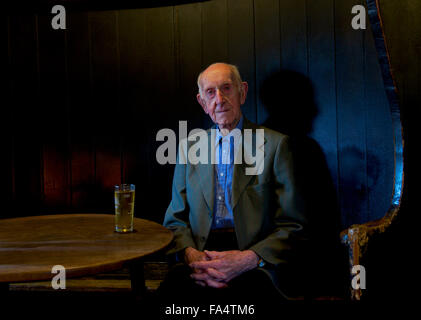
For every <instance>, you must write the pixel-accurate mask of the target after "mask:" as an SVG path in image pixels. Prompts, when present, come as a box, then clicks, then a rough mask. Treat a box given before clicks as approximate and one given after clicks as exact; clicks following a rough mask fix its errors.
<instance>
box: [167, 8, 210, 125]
mask: <svg viewBox="0 0 421 320" xmlns="http://www.w3.org/2000/svg"><path fill="white" fill-rule="evenodd" d="M201 14H202V5H201V4H188V5H182V6H177V7H175V21H174V23H175V30H174V31H175V37H176V38H175V50H176V58H177V62H176V63H177V64H176V70H177V80H176V97H177V101H180V104H179V105H180V106H183V107H182V108H180V115H179V116H178V117H176V118H175V119H174V121H175V122H176V123H175V125H178V121H179V120H188V121H189V122H188V125H189V129H193V128H198V127H200V126H201V125H202V119H203V118H204V117H205V113H204V112H203V109H202V107H201V106H200V105H199V104H198V103H197V100H196V94H197V93H198V87H197V76H198V74H199V73H200V71H202V65H203V64H202V56H203V49H202V45H201V44H202V17H201ZM176 132H177V131H176Z"/></svg>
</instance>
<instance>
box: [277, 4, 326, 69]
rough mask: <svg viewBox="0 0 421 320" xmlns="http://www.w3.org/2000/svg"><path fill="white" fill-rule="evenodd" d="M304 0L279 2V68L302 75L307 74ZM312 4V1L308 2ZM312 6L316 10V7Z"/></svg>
mask: <svg viewBox="0 0 421 320" xmlns="http://www.w3.org/2000/svg"><path fill="white" fill-rule="evenodd" d="M307 2H308V1H306V0H285V1H279V12H280V19H281V21H280V23H281V39H282V47H281V51H282V52H281V67H282V68H284V69H289V70H294V71H296V72H300V73H302V74H304V75H307V73H308V57H307V51H308V39H307V37H308V34H307V29H308V25H307ZM309 2H314V1H309ZM309 5H310V6H311V5H313V6H314V8H315V9H316V10H319V7H318V6H315V4H314V3H313V4H310V3H309Z"/></svg>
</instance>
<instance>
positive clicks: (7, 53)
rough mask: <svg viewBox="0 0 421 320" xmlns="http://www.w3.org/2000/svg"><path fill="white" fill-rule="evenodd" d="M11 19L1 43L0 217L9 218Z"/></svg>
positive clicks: (11, 174)
mask: <svg viewBox="0 0 421 320" xmlns="http://www.w3.org/2000/svg"><path fill="white" fill-rule="evenodd" d="M10 20H11V19H10V17H7V18H6V19H4V20H3V21H2V24H1V26H2V33H1V41H2V43H3V44H4V47H3V51H2V55H1V57H2V59H3V61H2V67H3V70H4V71H5V74H4V78H5V79H6V85H5V88H6V90H5V91H6V92H5V96H4V98H5V101H7V104H6V108H4V111H3V112H4V113H3V117H4V123H5V125H3V126H2V130H1V133H2V137H3V143H4V146H3V154H4V156H3V157H4V158H3V161H2V162H1V163H2V166H1V169H0V176H1V178H2V181H4V192H3V193H2V196H1V197H0V199H1V201H2V203H4V207H3V210H1V212H0V217H9V216H12V215H13V211H12V210H13V205H14V201H15V173H14V133H13V127H12V126H11V124H12V122H13V113H12V108H11V105H10V102H11V101H12V99H11V95H12V89H13V83H12V64H11V58H12V51H11V42H10V40H11V37H10Z"/></svg>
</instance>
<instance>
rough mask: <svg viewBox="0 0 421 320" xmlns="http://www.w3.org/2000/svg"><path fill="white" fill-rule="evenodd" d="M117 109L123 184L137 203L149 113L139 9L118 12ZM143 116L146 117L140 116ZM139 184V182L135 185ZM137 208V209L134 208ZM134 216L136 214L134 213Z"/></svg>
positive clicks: (145, 162)
mask: <svg viewBox="0 0 421 320" xmlns="http://www.w3.org/2000/svg"><path fill="white" fill-rule="evenodd" d="M118 21H119V23H118V27H119V33H118V38H119V50H120V84H121V91H120V92H121V107H120V108H121V110H122V112H123V117H124V122H125V130H124V132H123V139H122V150H123V156H122V166H123V181H124V182H125V183H133V184H135V185H136V188H137V190H136V192H137V195H136V197H137V200H138V201H142V200H143V198H142V197H143V196H142V194H144V193H145V190H143V189H146V188H145V187H144V186H143V185H142V184H140V182H141V181H142V178H145V176H147V174H145V170H144V168H146V167H148V153H147V152H142V151H144V150H143V148H145V146H147V143H148V133H147V129H146V128H147V125H148V121H147V119H148V118H149V114H150V113H149V111H148V109H147V107H146V106H147V104H146V103H145V102H146V101H145V95H146V94H147V89H146V88H147V86H148V83H147V82H148V81H147V77H146V72H145V66H146V63H147V60H146V54H147V50H148V47H147V46H146V43H145V34H146V27H147V25H146V21H145V15H144V11H143V10H123V11H120V12H119V13H118ZM144 114H147V115H148V116H147V117H144ZM138 182H139V183H138ZM136 209H137V208H136ZM136 215H138V212H137V210H136Z"/></svg>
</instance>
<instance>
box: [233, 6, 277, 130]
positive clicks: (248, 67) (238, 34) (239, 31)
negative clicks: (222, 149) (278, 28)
mask: <svg viewBox="0 0 421 320" xmlns="http://www.w3.org/2000/svg"><path fill="white" fill-rule="evenodd" d="M227 4H228V7H227V17H228V23H227V36H228V61H229V62H230V63H233V64H235V65H236V66H237V67H238V69H239V70H240V74H241V77H242V78H243V79H244V81H247V82H248V84H249V88H248V93H247V100H246V102H245V104H244V105H243V107H242V112H243V114H244V116H245V117H246V118H247V119H249V120H250V121H253V122H256V117H257V109H256V103H255V101H256V86H255V77H256V73H255V50H254V6H253V1H252V0H231V1H228V3H227ZM275 36H276V34H275Z"/></svg>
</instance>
